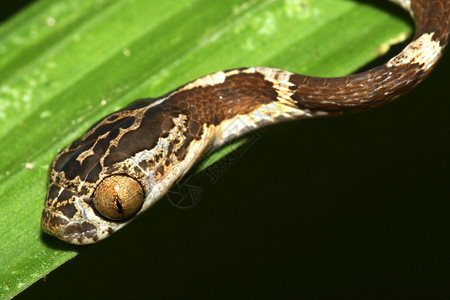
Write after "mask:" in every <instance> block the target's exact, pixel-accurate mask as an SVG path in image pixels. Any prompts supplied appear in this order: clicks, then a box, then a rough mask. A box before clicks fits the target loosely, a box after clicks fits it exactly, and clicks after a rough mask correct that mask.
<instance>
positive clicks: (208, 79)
mask: <svg viewBox="0 0 450 300" xmlns="http://www.w3.org/2000/svg"><path fill="white" fill-rule="evenodd" d="M226 78H227V74H225V72H223V71H220V72H217V73H214V74H211V75H207V76H204V77H201V78H199V79H197V80H194V81H193V82H191V83H188V84H186V85H185V86H183V87H182V88H181V89H179V90H178V91H185V90H190V89H192V88H196V87H205V86H211V85H215V84H220V83H224V81H225V79H226Z"/></svg>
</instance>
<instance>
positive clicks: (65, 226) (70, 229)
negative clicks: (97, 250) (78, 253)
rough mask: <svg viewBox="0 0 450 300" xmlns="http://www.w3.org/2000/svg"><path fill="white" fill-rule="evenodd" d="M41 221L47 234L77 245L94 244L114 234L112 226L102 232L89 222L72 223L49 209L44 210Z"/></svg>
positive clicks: (106, 227)
mask: <svg viewBox="0 0 450 300" xmlns="http://www.w3.org/2000/svg"><path fill="white" fill-rule="evenodd" d="M41 220H42V221H41V227H42V230H43V231H44V232H45V233H47V234H49V235H52V236H55V237H57V238H58V239H60V240H63V241H65V242H68V243H71V244H75V245H85V244H92V243H95V242H97V241H99V240H101V239H103V238H105V237H108V236H110V235H111V234H112V233H113V232H114V230H113V228H112V227H110V226H103V227H104V228H102V230H100V229H99V228H98V226H96V225H95V224H93V223H92V222H89V221H87V220H79V221H75V222H74V221H70V220H69V219H68V218H67V217H66V216H64V215H62V214H60V213H57V212H55V211H53V210H52V209H49V208H44V211H43V212H42V219H41Z"/></svg>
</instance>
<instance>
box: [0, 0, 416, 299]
mask: <svg viewBox="0 0 450 300" xmlns="http://www.w3.org/2000/svg"><path fill="white" fill-rule="evenodd" d="M410 32H411V28H410V27H409V26H408V24H407V23H406V22H405V21H404V20H401V19H399V18H396V17H394V16H392V15H390V14H389V13H388V12H387V11H385V10H382V9H380V8H377V7H373V6H370V5H366V4H363V3H360V2H356V1H344V0H342V1H337V0H320V1H318V0H314V1H312V0H309V1H308V0H285V1H273V0H263V1H256V0H250V1H243V0H228V1H214V2H211V1H207V0H166V1H156V0H151V1H149V0H145V1H144V0H123V1H113V0H97V1H92V0H72V1H37V2H35V3H34V4H33V5H31V6H29V7H27V8H26V9H25V10H23V11H21V12H20V13H19V14H17V15H16V16H14V18H12V19H10V20H9V21H8V22H6V23H4V24H2V26H1V27H0V54H1V55H0V81H1V85H0V138H1V140H2V143H1V145H0V153H2V159H1V160H0V199H1V202H0V211H1V214H0V228H1V232H0V253H1V256H0V266H1V271H0V298H9V297H13V296H14V295H16V294H17V293H19V292H20V291H22V290H23V289H25V288H26V287H28V286H29V285H31V284H32V283H33V282H35V281H36V280H38V279H39V278H41V277H43V276H44V275H46V274H47V273H49V272H51V271H52V270H53V269H55V268H57V267H58V266H59V265H61V264H63V263H64V262H65V261H67V260H69V259H70V258H73V257H74V256H75V255H77V253H78V251H79V249H80V248H79V247H73V246H69V245H67V246H65V245H64V244H63V243H62V242H58V241H56V239H53V238H51V237H46V236H44V235H43V234H42V233H41V230H40V215H41V210H42V207H43V203H44V198H45V193H46V185H47V178H46V174H47V168H48V165H49V164H50V162H51V160H52V158H53V157H54V156H55V155H56V153H57V152H58V150H60V149H61V148H62V147H64V146H65V145H66V144H68V143H69V142H71V141H72V140H73V139H75V138H76V137H78V136H79V135H80V134H81V133H83V131H85V130H86V129H87V128H88V127H89V126H90V125H91V124H92V123H93V122H95V121H96V120H98V119H99V118H101V117H102V116H104V115H105V114H107V113H110V112H112V111H114V110H116V109H119V108H120V107H122V106H124V105H126V104H127V103H129V102H131V101H132V100H134V99H137V98H145V97H156V96H159V95H162V94H164V93H166V92H168V91H170V90H172V89H174V88H176V87H178V86H179V85H182V84H184V83H186V82H188V81H191V80H194V79H195V78H197V77H199V76H201V75H205V74H208V73H212V72H214V71H219V70H223V69H231V68H236V67H243V66H269V67H277V68H281V69H288V70H290V71H295V72H298V73H302V74H309V75H316V76H339V75H346V74H349V73H351V72H353V71H355V70H357V69H358V68H360V67H361V66H363V65H365V64H366V63H368V62H369V61H371V60H372V59H374V58H376V57H377V56H378V55H379V49H380V48H379V47H380V45H382V44H385V43H387V42H388V41H390V40H392V39H394V38H396V37H399V36H401V35H405V34H409V33H410ZM232 147H233V146H232ZM228 152H229V151H228ZM228 152H227V151H225V152H224V153H225V154H223V153H222V154H220V155H219V156H216V157H214V158H213V160H212V161H215V160H217V159H219V158H220V157H222V156H223V155H226V153H228ZM210 163H211V161H210V162H209V163H208V164H210Z"/></svg>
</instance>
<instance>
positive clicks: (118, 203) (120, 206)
mask: <svg viewBox="0 0 450 300" xmlns="http://www.w3.org/2000/svg"><path fill="white" fill-rule="evenodd" d="M116 206H117V210H118V211H119V213H121V214H122V213H123V207H122V204H120V201H119V199H116Z"/></svg>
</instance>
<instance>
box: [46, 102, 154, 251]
mask: <svg viewBox="0 0 450 300" xmlns="http://www.w3.org/2000/svg"><path fill="white" fill-rule="evenodd" d="M130 114H131V111H130V110H127V111H122V112H117V113H114V114H112V115H109V116H107V117H105V118H104V119H103V120H101V121H100V122H98V123H97V124H95V125H94V126H93V127H91V129H89V130H88V131H87V132H86V133H85V134H84V135H83V136H82V137H80V138H79V139H78V140H76V141H74V142H73V143H72V144H70V145H68V146H67V147H66V148H64V149H63V150H62V151H61V152H60V153H59V154H58V155H57V156H56V158H55V159H54V160H53V163H52V164H51V166H50V170H49V187H48V192H47V197H46V201H45V207H44V210H43V213H42V219H41V227H42V229H43V231H45V232H46V233H48V234H50V235H53V236H55V237H57V238H59V239H61V240H63V241H66V242H69V243H72V244H91V243H95V242H97V241H99V240H101V239H104V238H106V237H108V236H110V235H111V234H112V233H113V232H115V231H116V230H118V229H119V228H121V227H123V226H124V225H125V224H126V223H128V221H130V219H131V218H132V217H133V216H134V215H136V214H137V213H138V212H140V211H141V208H142V206H143V203H144V202H145V196H146V195H148V194H150V191H149V190H148V187H149V184H148V178H149V177H148V174H147V173H146V172H143V170H142V168H141V167H140V166H139V165H137V164H136V162H135V160H134V159H133V157H130V153H129V151H128V152H127V151H123V150H124V148H121V147H117V146H118V145H119V144H120V143H119V140H120V141H122V142H127V137H126V135H125V133H126V132H129V131H132V129H133V126H134V127H136V128H137V127H138V126H137V125H136V118H135V117H132V116H130ZM127 130H128V131H127ZM143 186H147V190H145V189H144V188H143ZM147 202H148V201H147Z"/></svg>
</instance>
